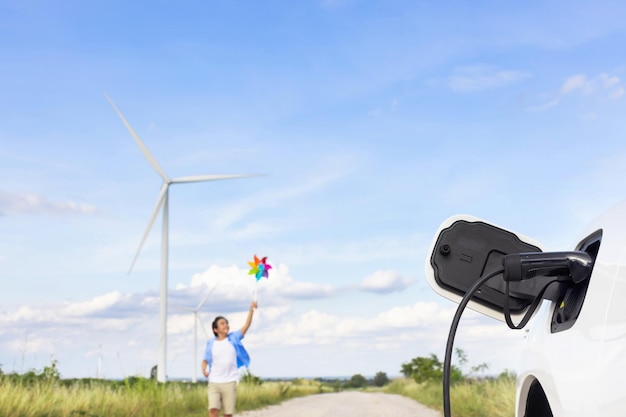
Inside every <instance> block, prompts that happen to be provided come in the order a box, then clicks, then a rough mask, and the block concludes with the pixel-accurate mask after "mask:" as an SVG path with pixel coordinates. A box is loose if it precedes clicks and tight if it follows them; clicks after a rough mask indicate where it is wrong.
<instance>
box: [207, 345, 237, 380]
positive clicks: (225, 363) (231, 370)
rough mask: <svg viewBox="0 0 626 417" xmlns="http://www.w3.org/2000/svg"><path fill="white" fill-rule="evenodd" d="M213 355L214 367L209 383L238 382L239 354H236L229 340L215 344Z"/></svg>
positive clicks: (212, 367)
mask: <svg viewBox="0 0 626 417" xmlns="http://www.w3.org/2000/svg"><path fill="white" fill-rule="evenodd" d="M212 354H213V365H212V366H211V371H210V373H209V382H218V383H222V382H233V381H238V380H239V370H238V369H237V353H236V352H235V347H234V346H233V345H232V344H231V343H230V342H229V341H228V339H227V338H226V339H224V340H216V341H215V342H213V350H212Z"/></svg>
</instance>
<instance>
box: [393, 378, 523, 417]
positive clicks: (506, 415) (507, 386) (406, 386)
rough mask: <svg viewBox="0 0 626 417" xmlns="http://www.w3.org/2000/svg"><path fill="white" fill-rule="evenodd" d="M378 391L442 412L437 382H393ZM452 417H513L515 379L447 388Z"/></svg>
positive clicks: (439, 389) (473, 382) (476, 382)
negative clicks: (408, 398) (406, 398)
mask: <svg viewBox="0 0 626 417" xmlns="http://www.w3.org/2000/svg"><path fill="white" fill-rule="evenodd" d="M382 392H387V393H390V394H400V395H404V396H406V397H410V398H413V399H414V400H416V401H417V402H419V403H421V404H424V405H426V406H428V407H430V408H433V409H435V410H439V411H441V412H442V413H443V399H442V398H443V397H442V387H441V383H440V382H423V383H421V384H418V383H417V382H415V381H413V380H411V379H396V380H394V381H392V382H391V383H390V384H389V385H387V386H385V387H384V388H382ZM450 405H451V411H452V416H453V417H486V416H489V417H514V416H515V378H498V379H486V380H482V381H465V382H459V383H457V384H454V385H452V387H451V388H450Z"/></svg>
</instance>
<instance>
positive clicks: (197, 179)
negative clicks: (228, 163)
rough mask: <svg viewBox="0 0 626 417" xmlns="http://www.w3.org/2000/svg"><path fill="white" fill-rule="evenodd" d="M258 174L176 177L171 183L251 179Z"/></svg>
mask: <svg viewBox="0 0 626 417" xmlns="http://www.w3.org/2000/svg"><path fill="white" fill-rule="evenodd" d="M260 176H262V175H259V174H223V175H189V176H186V177H178V178H174V179H173V180H172V183H177V184H180V183H184V182H202V181H218V180H231V179H236V178H251V177H260Z"/></svg>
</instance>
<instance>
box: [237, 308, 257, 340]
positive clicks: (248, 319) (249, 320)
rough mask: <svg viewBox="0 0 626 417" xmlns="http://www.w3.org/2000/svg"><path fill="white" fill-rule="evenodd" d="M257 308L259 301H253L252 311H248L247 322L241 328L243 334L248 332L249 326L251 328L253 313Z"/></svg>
mask: <svg viewBox="0 0 626 417" xmlns="http://www.w3.org/2000/svg"><path fill="white" fill-rule="evenodd" d="M255 308H257V303H256V301H253V302H252V304H250V311H248V318H247V319H246V322H245V324H244V325H243V327H242V328H241V334H243V335H245V334H246V332H247V331H248V328H250V324H251V323H252V315H253V314H254V309H255Z"/></svg>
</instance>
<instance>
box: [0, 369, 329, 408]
mask: <svg viewBox="0 0 626 417" xmlns="http://www.w3.org/2000/svg"><path fill="white" fill-rule="evenodd" d="M331 390H332V389H331V388H329V387H324V386H322V384H320V383H318V382H315V381H300V382H299V383H298V384H293V383H287V382H264V383H262V384H246V383H240V384H239V385H238V387H237V397H238V398H237V411H238V412H239V411H245V410H251V409H257V408H261V407H264V406H267V405H271V404H277V403H280V402H282V401H284V400H286V399H289V398H293V397H298V396H303V395H311V394H319V393H321V392H328V391H331ZM0 415H1V416H4V417H80V416H84V417H105V416H106V417H122V416H123V417H127V416H137V417H174V416H177V417H178V416H181V415H184V416H191V417H195V416H197V417H200V416H202V417H206V415H207V387H206V384H186V383H177V382H168V383H167V384H158V383H154V382H152V381H150V380H147V379H143V378H132V379H128V380H126V381H97V380H91V381H73V382H71V381H63V380H60V381H54V380H51V381H34V382H29V383H24V382H23V381H18V380H11V379H8V378H0Z"/></svg>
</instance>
